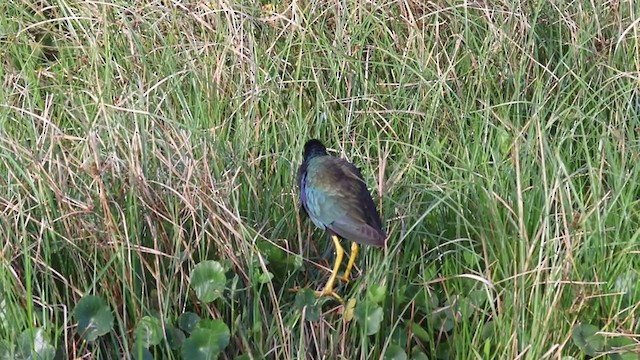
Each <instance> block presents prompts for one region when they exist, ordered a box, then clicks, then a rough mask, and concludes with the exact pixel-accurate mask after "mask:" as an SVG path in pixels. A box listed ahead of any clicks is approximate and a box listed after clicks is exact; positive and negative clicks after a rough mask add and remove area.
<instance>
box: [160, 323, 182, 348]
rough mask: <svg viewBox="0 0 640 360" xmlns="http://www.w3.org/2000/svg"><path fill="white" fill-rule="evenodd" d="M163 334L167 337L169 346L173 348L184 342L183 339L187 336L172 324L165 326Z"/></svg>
mask: <svg viewBox="0 0 640 360" xmlns="http://www.w3.org/2000/svg"><path fill="white" fill-rule="evenodd" d="M165 336H166V337H167V343H168V344H169V347H170V348H171V349H174V350H175V349H179V348H180V347H181V346H182V344H183V343H184V340H185V339H186V338H187V337H186V336H185V335H184V332H182V330H180V329H178V328H177V327H173V326H168V327H167V330H166V332H165Z"/></svg>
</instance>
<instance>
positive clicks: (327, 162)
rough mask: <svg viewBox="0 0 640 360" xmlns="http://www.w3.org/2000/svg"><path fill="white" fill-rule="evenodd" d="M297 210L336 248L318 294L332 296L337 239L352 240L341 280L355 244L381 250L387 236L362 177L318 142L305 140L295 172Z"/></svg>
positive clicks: (339, 259) (339, 249) (339, 258)
mask: <svg viewBox="0 0 640 360" xmlns="http://www.w3.org/2000/svg"><path fill="white" fill-rule="evenodd" d="M298 185H299V187H300V203H301V209H302V210H303V212H305V213H306V214H307V215H308V216H309V218H310V219H311V221H312V222H313V223H314V224H315V225H316V226H317V227H318V228H320V229H321V230H326V231H327V232H328V233H329V235H331V238H332V240H333V243H334V246H335V247H336V263H335V265H334V268H333V273H332V275H331V277H330V278H329V281H328V282H327V285H326V286H325V288H324V290H323V291H321V292H319V295H332V296H334V297H336V298H337V299H339V300H341V298H340V297H339V296H338V295H337V294H336V293H335V292H333V283H334V282H335V279H336V273H337V271H338V269H339V267H340V263H341V262H342V256H343V254H344V250H343V249H342V246H341V245H340V242H339V240H338V236H339V237H342V238H344V239H347V240H350V241H353V243H352V246H351V256H350V258H349V263H348V264H347V267H346V269H345V274H344V276H343V277H342V279H343V280H344V281H349V273H350V271H351V268H352V266H353V264H354V262H355V258H356V256H357V254H358V249H359V247H358V244H364V245H371V246H377V247H381V246H384V245H385V242H386V238H387V235H386V234H385V232H384V231H383V230H382V221H381V220H380V216H379V215H378V212H377V210H376V206H375V204H374V202H373V199H372V198H371V194H370V193H369V190H368V189H367V186H366V184H365V182H364V180H363V177H362V174H361V173H360V171H359V170H358V168H356V167H355V166H354V165H353V164H351V163H350V162H348V161H347V160H344V159H340V158H337V157H333V156H330V155H329V154H327V150H326V148H325V147H324V145H322V143H321V142H320V141H319V140H316V139H312V140H309V141H307V143H306V144H305V146H304V160H303V162H302V165H300V168H299V169H298Z"/></svg>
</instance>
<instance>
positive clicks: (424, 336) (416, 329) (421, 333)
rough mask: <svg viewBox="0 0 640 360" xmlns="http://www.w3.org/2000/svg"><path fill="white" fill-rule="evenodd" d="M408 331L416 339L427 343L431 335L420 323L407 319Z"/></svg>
mask: <svg viewBox="0 0 640 360" xmlns="http://www.w3.org/2000/svg"><path fill="white" fill-rule="evenodd" d="M408 327H409V329H408V330H409V331H411V332H412V333H413V335H415V336H416V337H417V338H418V339H420V340H422V341H423V342H425V343H429V342H430V341H431V339H432V338H433V336H432V335H431V334H429V332H427V330H425V329H424V328H423V327H422V326H420V324H418V323H416V322H413V321H409V323H408Z"/></svg>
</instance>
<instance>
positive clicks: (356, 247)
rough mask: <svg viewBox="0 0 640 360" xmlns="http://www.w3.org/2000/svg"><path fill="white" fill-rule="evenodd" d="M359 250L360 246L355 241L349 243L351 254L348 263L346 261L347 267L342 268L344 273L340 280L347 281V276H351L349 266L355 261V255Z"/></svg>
mask: <svg viewBox="0 0 640 360" xmlns="http://www.w3.org/2000/svg"><path fill="white" fill-rule="evenodd" d="M359 251H360V246H359V245H358V243H356V242H352V243H351V255H350V256H349V263H347V268H346V269H344V275H342V281H344V282H349V277H350V276H351V268H352V267H353V264H354V263H355V262H356V256H358V252H359Z"/></svg>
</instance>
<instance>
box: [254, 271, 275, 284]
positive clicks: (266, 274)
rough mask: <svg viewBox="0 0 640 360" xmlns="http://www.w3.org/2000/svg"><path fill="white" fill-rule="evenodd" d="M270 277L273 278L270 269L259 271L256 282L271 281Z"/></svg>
mask: <svg viewBox="0 0 640 360" xmlns="http://www.w3.org/2000/svg"><path fill="white" fill-rule="evenodd" d="M271 279H273V274H272V273H271V272H270V271H267V272H261V273H260V275H258V282H259V283H260V284H266V283H268V282H269V281H271Z"/></svg>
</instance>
